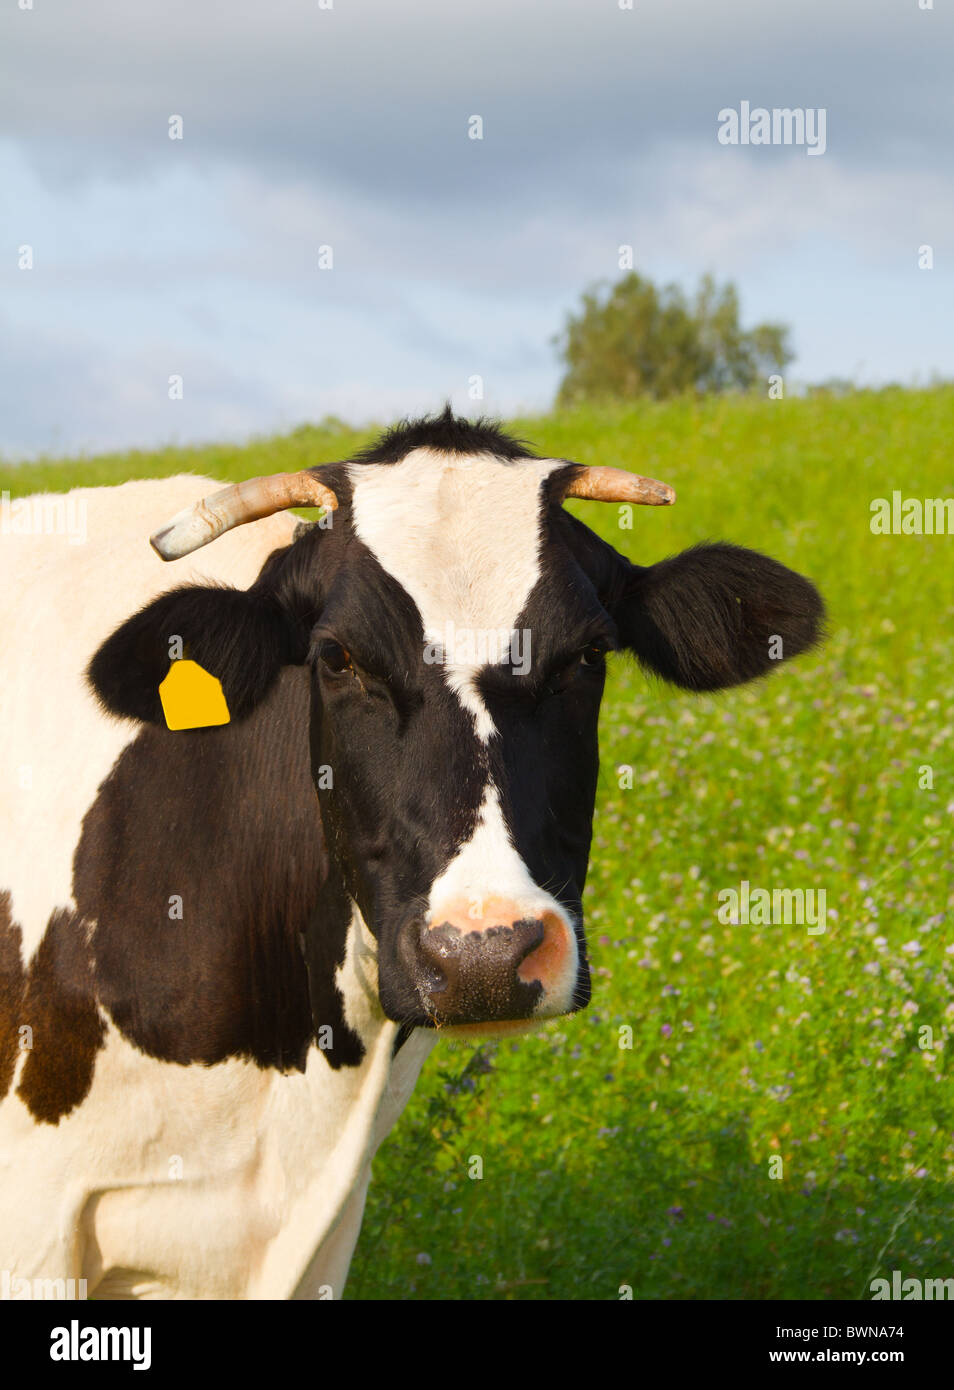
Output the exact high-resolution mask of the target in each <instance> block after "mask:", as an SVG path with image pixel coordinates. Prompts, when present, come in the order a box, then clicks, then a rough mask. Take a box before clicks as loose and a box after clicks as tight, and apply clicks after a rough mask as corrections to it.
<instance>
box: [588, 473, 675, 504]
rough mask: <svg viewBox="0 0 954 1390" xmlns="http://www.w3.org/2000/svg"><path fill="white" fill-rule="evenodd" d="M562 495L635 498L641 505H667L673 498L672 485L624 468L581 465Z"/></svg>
mask: <svg viewBox="0 0 954 1390" xmlns="http://www.w3.org/2000/svg"><path fill="white" fill-rule="evenodd" d="M564 496H565V497H585V498H586V499H587V500H588V501H590V502H636V503H639V504H640V505H641V506H644V507H669V506H671V505H672V504H673V502H675V500H676V491H675V488H671V487H670V486H669V484H668V483H657V482H656V481H655V480H654V479H653V478H641V477H640V476H639V474H638V473H627V472H626V470H625V468H595V467H594V468H583V469H581V470H580V472H579V473H577V475H576V477H575V478H574V479H573V480H572V482H571V483H570V486H569V487H568V488H567V490H566V492H565V493H564Z"/></svg>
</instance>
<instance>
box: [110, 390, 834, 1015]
mask: <svg viewBox="0 0 954 1390" xmlns="http://www.w3.org/2000/svg"><path fill="white" fill-rule="evenodd" d="M582 473H583V470H581V469H579V468H578V467H577V466H576V465H573V464H570V463H567V462H566V461H565V460H553V459H540V458H537V457H535V456H534V455H532V454H530V453H529V451H527V450H525V449H524V448H522V447H521V446H520V445H519V444H517V443H516V442H515V441H513V440H512V439H509V438H508V437H507V436H505V435H503V434H501V433H500V432H499V431H497V430H496V429H494V428H492V427H487V426H471V425H467V424H466V423H465V422H462V421H457V420H454V419H453V418H452V417H451V416H449V415H445V416H444V417H442V418H441V419H439V420H436V421H429V422H428V421H425V422H420V423H419V424H418V425H414V426H405V427H403V428H402V429H399V430H396V431H392V432H390V433H389V434H388V435H387V436H385V438H384V440H383V441H382V442H381V443H380V444H379V445H378V446H376V447H375V448H374V449H372V450H370V451H368V452H367V453H366V454H365V455H363V456H362V457H361V458H359V459H358V460H356V461H353V462H350V463H347V464H332V465H327V466H325V467H324V468H322V469H321V470H320V476H321V481H322V485H323V487H325V488H326V489H328V490H329V497H330V498H331V501H333V502H335V503H336V510H335V511H334V513H333V524H332V525H331V526H330V527H324V526H317V527H311V528H308V529H306V530H305V532H304V534H303V535H301V536H300V537H299V538H298V539H297V540H296V541H295V543H294V544H293V545H291V546H290V547H288V548H287V549H286V550H284V551H279V552H276V553H275V554H274V555H273V556H272V557H270V559H269V561H268V563H267V564H266V566H265V568H264V569H263V571H262V573H261V575H260V576H259V579H258V581H257V582H256V584H255V585H254V586H253V588H252V589H250V590H249V591H247V592H240V591H229V590H215V589H202V588H195V587H190V588H186V589H180V590H175V591H173V592H172V593H170V594H166V595H164V596H163V597H162V598H160V599H158V600H156V602H155V603H153V604H151V605H150V606H149V607H148V608H146V609H145V610H143V612H141V613H139V614H137V615H136V616H135V617H133V618H131V619H130V620H129V621H128V622H127V623H126V624H124V625H123V627H122V628H120V629H119V630H118V632H117V633H115V634H114V635H113V636H112V637H111V638H110V639H109V640H108V641H107V642H106V643H105V644H104V646H103V647H102V648H101V649H100V651H99V652H98V653H97V655H96V657H95V658H94V660H93V662H92V664H91V668H90V676H91V680H92V683H93V685H94V687H95V689H96V690H97V693H98V694H99V696H100V699H101V700H102V701H103V703H104V704H105V705H106V707H107V708H108V709H110V710H111V711H112V712H114V713H119V714H125V715H132V716H134V717H138V718H141V719H147V720H150V721H152V722H156V723H159V722H161V720H162V714H161V709H160V706H159V701H158V696H157V694H156V691H157V687H158V685H159V682H160V681H161V680H162V678H163V677H164V676H165V674H166V672H167V669H168V662H167V660H166V658H165V654H166V653H167V652H168V649H169V648H168V640H169V636H170V635H171V634H172V633H176V634H180V635H181V636H182V637H183V638H184V639H185V641H186V643H187V644H188V654H189V656H190V657H191V658H192V659H193V660H195V661H198V662H199V664H200V665H202V666H204V667H205V668H206V669H207V670H209V671H211V672H212V673H213V674H214V675H216V676H217V677H218V678H219V679H220V681H221V682H222V686H223V689H224V691H225V695H226V698H227V700H228V704H229V707H230V710H231V712H232V717H233V720H238V719H242V718H243V717H244V716H246V715H247V714H248V713H249V712H250V711H251V710H252V709H254V708H255V707H256V705H257V704H258V703H259V702H260V701H261V699H262V698H263V696H264V695H265V694H266V693H267V691H268V690H269V688H270V686H271V685H272V683H273V682H274V680H275V678H276V676H277V674H278V671H279V670H280V669H281V667H282V665H285V664H289V663H293V664H300V665H306V666H307V667H308V669H309V672H310V684H311V718H310V731H311V732H310V744H311V747H310V759H311V765H312V772H313V779H314V783H315V788H316V792H317V795H318V799H319V803H320V807H321V814H322V822H323V825H324V830H325V835H326V838H327V840H328V843H329V845H330V848H331V856H332V859H333V865H334V874H335V876H336V881H337V882H338V884H339V885H340V887H341V889H342V890H343V891H344V892H345V893H347V895H348V896H349V897H350V900H351V902H352V903H353V904H354V906H355V908H356V910H357V911H358V912H360V914H361V917H362V918H363V920H364V922H365V924H366V925H367V927H368V928H369V929H370V931H371V932H372V933H373V935H374V937H375V938H376V940H377V948H378V949H377V956H378V991H379V997H380V1002H381V1006H382V1009H383V1011H384V1013H385V1014H386V1015H387V1016H388V1017H389V1018H391V1019H393V1020H395V1021H398V1022H401V1023H403V1024H406V1025H409V1026H415V1025H417V1026H434V1025H437V1026H443V1027H456V1028H466V1029H468V1030H471V1031H473V1030H475V1029H477V1030H479V1029H482V1028H488V1027H490V1028H493V1029H498V1030H499V1029H501V1028H502V1027H505V1026H507V1025H512V1024H524V1025H525V1024H526V1023H527V1022H528V1021H531V1020H539V1019H542V1018H546V1017H550V1016H554V1015H558V1014H564V1013H568V1012H570V1011H572V1010H574V1009H577V1008H579V1007H581V1006H582V1005H583V1004H585V1003H586V1002H587V1000H588V998H589V973H588V969H587V964H586V950H585V939H584V935H583V927H582V910H581V895H582V892H583V885H584V881H585V877H586V870H587V861H588V855H589V846H590V837H591V825H592V815H593V805H594V798H595V792H596V780H597V761H598V752H597V720H598V713H599V705H600V699H601V696H602V691H603V684H604V676H605V660H606V655H607V653H608V652H610V651H613V650H617V649H623V650H626V651H629V652H631V653H633V654H634V655H635V656H636V657H637V658H638V659H639V660H640V661H641V662H642V663H643V664H644V665H645V666H646V667H647V668H648V669H649V670H651V671H653V672H654V673H656V674H657V675H660V676H662V677H664V678H665V679H667V680H669V681H671V682H673V683H675V684H678V685H681V686H684V687H686V688H688V689H690V690H713V689H719V688H722V687H725V686H729V685H733V684H738V683H739V682H742V681H746V680H750V679H752V678H753V677H756V676H759V675H762V674H764V673H766V672H767V671H768V670H769V669H772V668H774V667H776V666H777V665H778V664H779V662H778V660H777V659H773V657H774V658H777V657H778V655H779V650H781V654H782V655H783V657H784V658H788V657H791V656H794V655H796V654H798V653H799V652H801V651H803V650H805V648H806V647H808V646H810V645H811V644H812V643H813V642H814V641H815V640H816V638H817V635H818V631H819V624H820V619H821V614H822V607H821V601H820V599H819V597H818V595H817V593H816V591H815V590H814V588H813V587H812V585H811V584H809V583H808V581H807V580H805V579H802V578H801V577H800V576H798V575H796V574H794V573H792V572H791V571H790V570H787V569H785V568H783V567H782V566H781V565H779V564H777V563H776V562H774V561H772V560H769V559H767V558H765V557H764V556H761V555H758V554H756V553H754V552H752V551H746V550H741V549H739V548H737V547H734V546H729V545H710V546H702V547H696V548H694V549H692V550H689V551H687V552H685V553H684V554H682V555H680V556H676V557H674V558H673V559H670V560H666V561H663V562H662V563H661V564H657V565H653V566H649V567H648V568H642V567H639V566H634V565H632V564H630V563H629V562H628V561H627V560H625V559H624V558H623V557H622V556H620V555H618V554H617V553H616V552H615V551H614V550H613V549H612V548H611V547H610V546H608V545H606V544H605V543H604V542H602V541H601V540H600V539H599V538H598V537H597V536H596V535H595V534H594V533H593V532H591V531H590V530H589V529H588V528H587V527H585V526H584V525H582V523H580V522H578V521H576V520H575V519H574V518H572V517H571V516H570V515H569V514H568V513H566V512H565V511H564V510H563V508H562V505H561V503H562V500H563V497H564V496H565V495H566V493H567V490H568V488H570V487H571V486H573V485H575V480H577V479H579V478H580V477H581V475H582ZM309 476H310V477H311V478H313V477H314V476H315V475H314V474H311V475H309ZM589 487H590V490H589V491H587V487H585V486H580V487H578V489H577V490H578V493H579V495H591V496H592V495H598V492H597V490H596V489H595V487H593V486H592V485H589ZM604 491H605V490H604ZM332 494H333V496H332ZM281 497H282V499H283V505H289V502H288V501H287V500H286V499H287V491H283V492H282V493H281ZM213 500H214V499H213ZM653 500H660V497H659V495H658V494H657V496H656V497H655V498H654V499H653ZM212 512H213V514H214V512H215V508H214V507H213V508H212ZM255 514H256V515H261V514H262V511H261V507H260V506H259V507H258V510H257V511H255ZM205 516H207V514H204V518H205ZM193 524H194V521H193V519H190V518H186V520H185V521H184V522H183V521H182V520H181V519H176V521H175V522H174V523H173V524H172V525H171V526H170V527H169V528H166V531H165V532H164V533H163V535H164V536H169V535H170V534H174V533H176V532H177V529H178V530H180V531H181V528H182V526H183V525H187V526H192V525H193ZM227 524H229V525H232V524H236V523H235V521H234V520H229V522H228V523H227ZM779 644H780V647H779ZM168 736H169V737H170V738H177V739H183V738H189V737H194V736H195V735H193V734H190V733H189V732H182V733H170V734H169V735H168ZM301 754H302V757H305V756H308V755H309V752H307V751H306V750H305V749H304V748H303V749H302V750H301ZM274 794H275V796H276V797H280V796H281V788H280V787H276V788H275V791H274ZM289 852H290V853H293V852H294V848H293V847H290V848H289ZM318 912H319V915H320V904H319V908H318Z"/></svg>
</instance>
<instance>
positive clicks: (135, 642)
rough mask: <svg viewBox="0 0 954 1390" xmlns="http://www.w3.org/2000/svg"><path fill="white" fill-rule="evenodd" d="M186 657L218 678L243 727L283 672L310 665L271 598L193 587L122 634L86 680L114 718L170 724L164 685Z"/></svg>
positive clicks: (176, 592)
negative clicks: (162, 698)
mask: <svg viewBox="0 0 954 1390" xmlns="http://www.w3.org/2000/svg"><path fill="white" fill-rule="evenodd" d="M182 656H185V657H188V659H189V660H191V661H195V662H197V663H198V664H199V665H200V666H201V667H202V668H203V669H204V670H206V671H208V672H209V673H210V674H211V675H213V676H215V677H217V679H218V680H219V681H220V682H221V685H222V691H223V694H224V695H225V699H226V702H227V703H228V707H229V712H230V714H231V717H232V718H233V719H241V718H243V717H244V716H245V715H247V714H249V713H250V712H251V711H252V710H253V709H254V708H255V706H256V705H257V704H258V703H259V701H260V700H262V699H263V698H264V696H265V695H266V694H267V693H268V691H269V689H270V688H271V686H272V685H273V683H274V682H275V680H276V678H277V676H278V673H279V671H280V670H281V668H282V667H283V666H287V665H292V664H298V663H300V662H302V661H304V657H305V653H304V650H303V645H302V636H301V634H300V633H299V632H298V631H297V629H296V625H295V624H294V622H293V620H292V619H291V618H290V616H289V615H288V613H287V612H286V611H285V610H284V609H283V607H282V606H281V604H280V603H279V602H278V600H277V599H276V597H275V595H274V594H273V593H272V592H270V591H269V590H262V589H252V590H243V589H228V588H201V587H198V586H195V585H187V586H185V587H183V588H181V589H173V590H171V592H169V593H167V594H163V595H162V596H161V598H157V599H155V600H154V601H153V602H152V603H150V604H148V605H147V606H146V607H145V608H143V609H141V610H140V611H139V612H138V613H136V614H135V615H134V616H133V617H131V618H128V619H127V620H126V622H124V623H123V624H122V626H121V627H119V628H117V629H116V631H115V632H114V633H113V635H112V636H111V637H108V638H107V639H106V641H105V642H104V643H103V645H102V646H101V647H100V648H99V650H98V651H97V653H96V655H95V656H94V657H93V659H92V661H91V662H90V664H89V669H88V671H87V679H88V680H89V683H90V685H91V686H92V688H93V690H94V691H95V693H96V696H97V698H98V699H99V701H100V703H101V704H102V705H103V707H104V708H105V709H106V710H108V711H109V713H110V714H116V715H120V716H122V717H124V718H127V719H141V720H143V721H144V722H145V723H147V724H165V718H164V715H163V711H162V703H161V701H160V698H159V684H160V682H161V681H162V680H163V679H164V678H165V677H166V675H168V672H169V666H170V662H171V661H172V660H174V659H176V658H178V657H182Z"/></svg>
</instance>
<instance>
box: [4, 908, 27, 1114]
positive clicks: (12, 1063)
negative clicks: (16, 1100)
mask: <svg viewBox="0 0 954 1390" xmlns="http://www.w3.org/2000/svg"><path fill="white" fill-rule="evenodd" d="M22 949H23V934H22V932H21V931H20V926H19V923H17V922H15V921H14V920H13V917H12V915H11V911H10V894H9V893H8V892H6V891H3V892H0V1100H2V1099H3V1097H4V1096H5V1095H6V1094H7V1092H8V1091H9V1089H10V1084H11V1082H12V1081H13V1073H14V1070H15V1068H16V1064H17V1054H18V1050H19V1049H18V1044H19V1038H20V1033H19V1030H20V1025H21V1024H22V1023H25V1022H27V1020H26V1019H24V1017H23V1008H22V1006H23V992H24V989H25V988H26V975H25V974H24V970H23V960H22V956H21V952H22Z"/></svg>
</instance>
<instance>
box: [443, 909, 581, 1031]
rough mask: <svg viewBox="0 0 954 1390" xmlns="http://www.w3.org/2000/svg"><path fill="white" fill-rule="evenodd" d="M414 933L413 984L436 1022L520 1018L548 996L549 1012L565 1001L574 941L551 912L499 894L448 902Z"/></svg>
mask: <svg viewBox="0 0 954 1390" xmlns="http://www.w3.org/2000/svg"><path fill="white" fill-rule="evenodd" d="M417 933H418V940H417V957H418V963H419V969H418V972H417V974H418V981H419V989H420V992H421V995H422V997H423V999H424V1002H425V1005H426V1007H427V1010H428V1012H429V1013H430V1014H431V1015H432V1016H433V1017H434V1019H435V1021H437V1022H439V1023H445V1024H461V1023H485V1022H496V1021H501V1022H502V1021H505V1020H510V1019H522V1018H528V1017H529V1016H530V1015H531V1014H533V1013H536V1012H538V1011H539V1008H540V1006H541V1005H542V1004H543V1002H544V1001H545V1000H547V997H548V996H552V997H553V998H552V1002H553V1005H554V1007H553V1009H552V1012H554V1013H562V1012H564V1011H565V1009H566V1007H569V995H570V993H571V991H572V982H570V985H569V988H568V984H567V977H568V974H569V973H570V971H571V970H572V973H573V974H574V976H575V968H574V967H575V959H576V942H575V938H574V935H573V930H572V927H571V926H570V924H569V922H568V921H567V920H566V918H565V917H564V916H563V915H562V914H561V913H559V912H556V911H551V910H528V909H526V908H522V907H521V906H520V905H519V904H517V903H515V902H511V901H508V900H506V899H503V898H493V899H488V900H486V901H484V902H457V903H448V904H447V905H446V906H444V907H442V908H438V909H436V910H435V911H433V912H432V913H431V919H430V921H429V922H425V923H424V924H423V925H422V926H418V927H417ZM564 996H567V997H566V998H565V999H564ZM547 1012H548V1013H549V1012H551V1010H550V1009H547Z"/></svg>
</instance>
